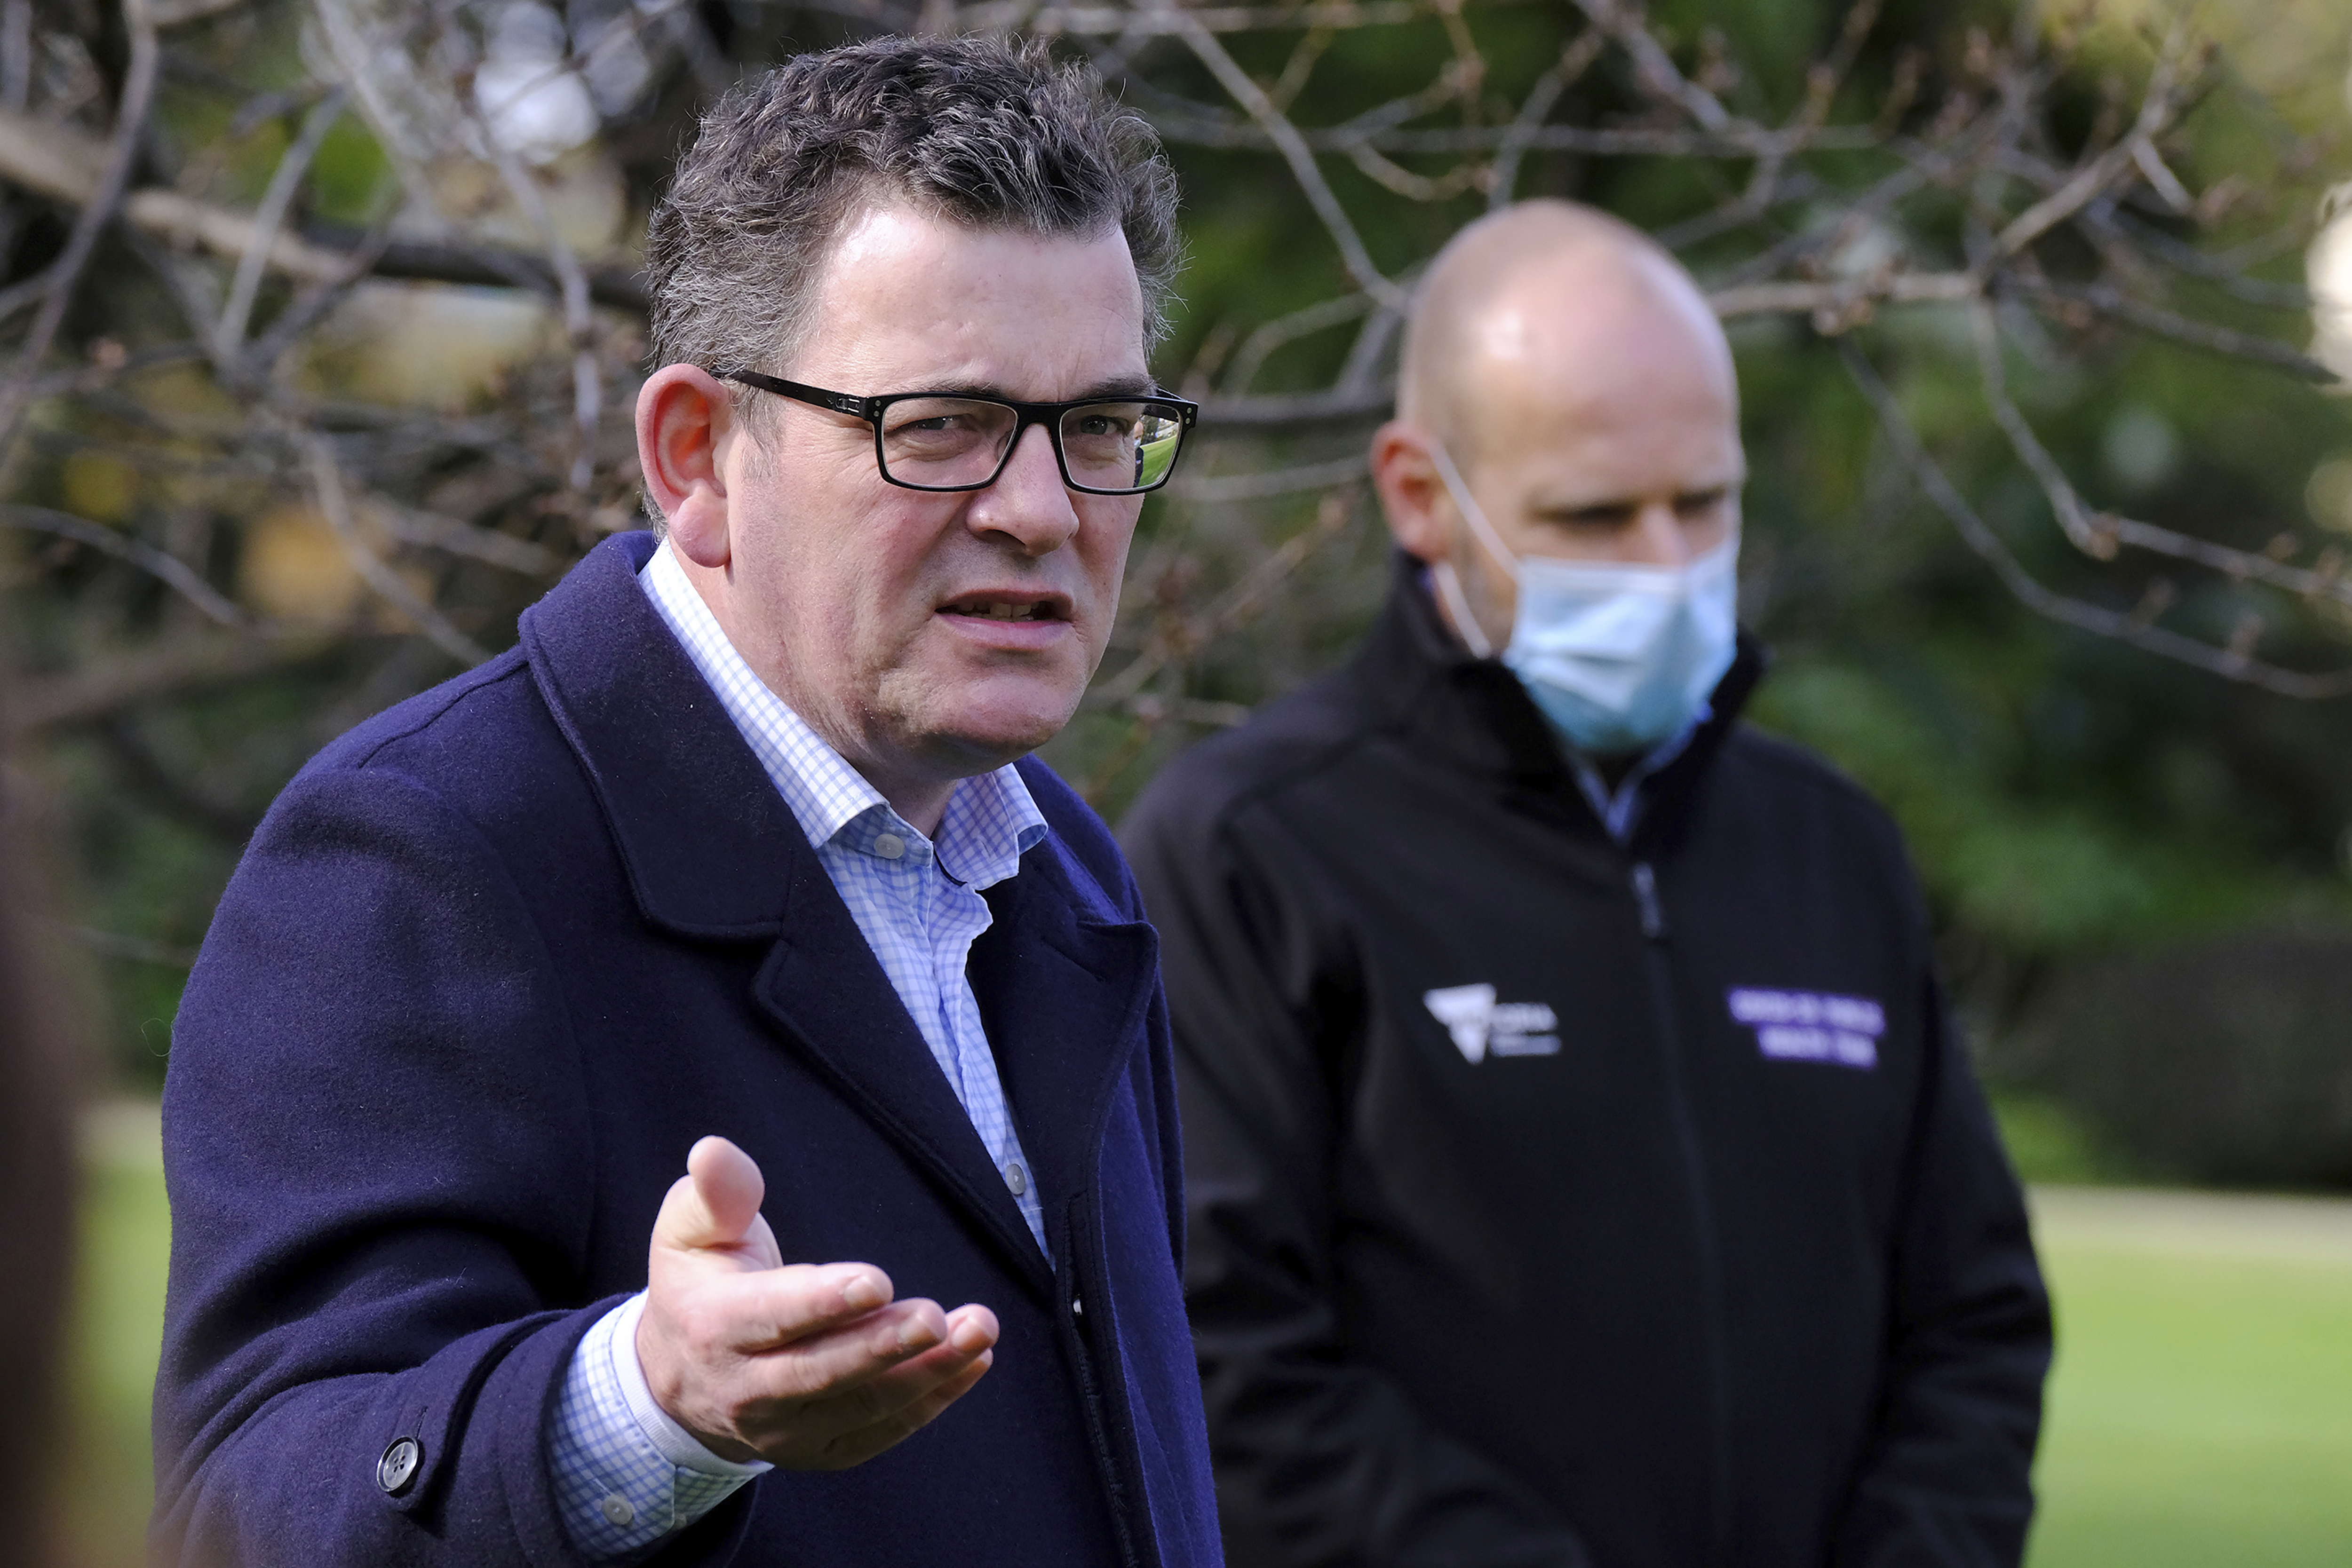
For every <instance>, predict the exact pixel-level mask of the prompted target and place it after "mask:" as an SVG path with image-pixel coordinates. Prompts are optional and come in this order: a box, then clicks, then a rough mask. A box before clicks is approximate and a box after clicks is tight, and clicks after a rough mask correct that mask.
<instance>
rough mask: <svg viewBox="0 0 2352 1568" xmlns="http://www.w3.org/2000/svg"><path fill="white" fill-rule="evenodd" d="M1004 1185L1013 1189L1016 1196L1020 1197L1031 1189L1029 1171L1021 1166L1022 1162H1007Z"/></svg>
mask: <svg viewBox="0 0 2352 1568" xmlns="http://www.w3.org/2000/svg"><path fill="white" fill-rule="evenodd" d="M1004 1185H1005V1186H1009V1187H1011V1188H1012V1189H1013V1197H1020V1196H1021V1195H1022V1194H1023V1193H1024V1192H1027V1191H1028V1190H1029V1173H1028V1172H1027V1171H1024V1170H1023V1169H1022V1168H1021V1162H1020V1161H1019V1160H1012V1161H1008V1162H1007V1163H1006V1165H1005V1166H1004Z"/></svg>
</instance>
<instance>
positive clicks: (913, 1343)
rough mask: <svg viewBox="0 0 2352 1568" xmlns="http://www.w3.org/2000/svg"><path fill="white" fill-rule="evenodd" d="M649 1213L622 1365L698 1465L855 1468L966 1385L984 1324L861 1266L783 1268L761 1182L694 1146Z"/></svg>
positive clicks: (748, 1163)
mask: <svg viewBox="0 0 2352 1568" xmlns="http://www.w3.org/2000/svg"><path fill="white" fill-rule="evenodd" d="M686 1170H687V1174H686V1175H685V1176H682V1177H680V1178H679V1179H678V1181H677V1185H676V1186H672V1187H671V1188H670V1189H669V1196H668V1197H666V1198H664V1199H663V1200H662V1207H661V1213H660V1214H659V1215H658V1216H657V1217H656V1218H655V1220H654V1235H653V1248H652V1253H651V1257H650V1258H649V1260H648V1262H647V1284H646V1310H645V1315H644V1316H643V1317H642V1318H640V1319H639V1320H638V1323H637V1359H638V1361H639V1363H640V1364H642V1365H643V1366H644V1368H645V1373H646V1386H647V1387H649V1388H650V1389H651V1390H652V1391H653V1396H654V1398H655V1399H656V1401H658V1402H659V1403H660V1405H661V1407H662V1408H663V1409H664V1410H666V1411H667V1412H668V1413H669V1415H670V1417H671V1418H672V1419H673V1420H675V1421H677V1423H678V1424H679V1425H680V1426H683V1427H686V1428H687V1429H688V1431H690V1432H692V1433H693V1434H694V1435H695V1437H697V1438H698V1439H699V1440H700V1441H701V1443H702V1444H703V1446H704V1447H705V1448H709V1450H710V1451H711V1452H712V1453H715V1454H718V1455H719V1456H721V1457H723V1458H730V1459H734V1460H738V1461H745V1460H750V1459H752V1458H761V1459H765V1460H767V1461H769V1462H770V1463H771V1464H774V1465H778V1466H781V1467H782V1468H784V1469H823V1470H831V1469H845V1468H847V1467H848V1466H851V1465H856V1464H862V1463H864V1462H865V1461H866V1460H867V1459H870V1458H873V1457H874V1456H875V1455H877V1454H878V1453H881V1452H882V1451H883V1450H884V1449H886V1448H889V1447H891V1446H892V1445H893V1444H895V1443H897V1442H898V1441H899V1440H900V1439H901V1438H904V1437H908V1436H911V1435H912V1434H913V1433H915V1432H917V1431H919V1430H920V1429H921V1428H922V1427H924V1426H925V1425H926V1424H928V1423H929V1421H930V1420H931V1418H932V1417H933V1416H937V1415H939V1413H940V1411H942V1410H945V1409H946V1408H947V1407H948V1406H950V1405H951V1404H953V1403H955V1401H956V1400H957V1399H958V1398H960V1397H961V1396H962V1395H963V1394H964V1392H965V1391H966V1390H968V1389H970V1388H971V1386H972V1385H974V1384H976V1383H978V1382H979V1381H980V1379H981V1376H982V1375H983V1374H984V1373H986V1372H987V1371H988V1368H989V1364H990V1363H991V1362H992V1360H993V1359H994V1356H995V1344H996V1336H997V1324H996V1314H995V1313H993V1312H990V1311H989V1310H988V1309H987V1308H986V1307H982V1306H977V1305H969V1306H961V1307H958V1308H957V1309H956V1310H955V1311H953V1312H943V1311H941V1310H940V1304H939V1303H938V1302H937V1301H924V1300H922V1299H920V1298H917V1299H914V1300H911V1301H893V1300H892V1299H891V1297H892V1291H891V1285H890V1277H889V1276H888V1275H887V1274H885V1273H884V1272H883V1271H882V1270H879V1269H877V1268H875V1267H874V1266H873V1265H872V1264H870V1263H824V1264H809V1263H795V1264H792V1265H789V1266H787V1265H786V1264H785V1263H784V1261H783V1255H782V1252H781V1251H779V1250H778V1249H777V1246H776V1238H775V1234H774V1232H772V1231H771V1230H770V1229H769V1228H768V1222H767V1220H766V1219H764V1218H761V1214H760V1200H761V1197H762V1196H763V1195H764V1194H765V1192H766V1190H767V1187H766V1183H765V1182H764V1181H763V1180H762V1178H761V1175H760V1167H759V1166H758V1165H756V1164H755V1163H753V1161H752V1159H751V1156H750V1155H747V1154H745V1153H744V1152H743V1151H742V1150H741V1149H740V1148H737V1147H736V1146H735V1145H733V1144H731V1143H730V1142H728V1141H727V1140H726V1139H725V1138H719V1137H709V1138H704V1139H703V1140H701V1141H700V1142H699V1143H698V1144H696V1145H694V1148H693V1150H692V1152H690V1153H689V1154H688V1155H687V1159H686Z"/></svg>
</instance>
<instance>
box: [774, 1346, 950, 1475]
mask: <svg viewBox="0 0 2352 1568" xmlns="http://www.w3.org/2000/svg"><path fill="white" fill-rule="evenodd" d="M995 1361H996V1353H995V1352H994V1351H992V1350H988V1351H982V1352H981V1353H980V1354H978V1355H977V1356H974V1357H973V1358H971V1360H970V1361H968V1362H963V1363H961V1364H959V1365H958V1366H957V1367H956V1369H955V1370H954V1371H953V1372H951V1373H950V1374H949V1375H945V1376H943V1377H940V1378H938V1379H936V1380H934V1381H932V1382H931V1383H930V1384H929V1385H928V1386H925V1387H923V1388H921V1389H920V1390H919V1391H918V1392H916V1393H915V1394H914V1395H913V1396H912V1397H910V1398H909V1399H908V1401H907V1402H906V1403H905V1404H903V1405H901V1406H898V1407H897V1408H896V1409H893V1410H890V1411H888V1412H887V1413H885V1414H883V1415H881V1416H877V1418H875V1419H874V1420H872V1421H869V1422H867V1423H866V1424H865V1425H864V1426H861V1427H857V1428H856V1429H855V1430H853V1431H849V1432H845V1433H843V1434H842V1435H841V1436H840V1437H836V1438H835V1439H834V1440H833V1442H831V1443H830V1444H828V1445H826V1447H825V1448H824V1451H823V1454H822V1456H821V1457H820V1458H818V1459H817V1460H816V1462H815V1463H814V1465H813V1466H812V1467H811V1468H812V1469H847V1468H848V1467H850V1466H852V1465H862V1464H864V1463H865V1462H866V1460H868V1459H870V1458H874V1456H875V1455H877V1454H880V1453H883V1452H886V1451H887V1450H888V1449H890V1448H895V1447H897V1446H898V1444H900V1443H902V1442H904V1441H906V1440H907V1439H908V1437H913V1436H914V1435H915V1434H916V1433H918V1432H919V1431H921V1430H922V1429H923V1428H924V1427H928V1426H929V1425H930V1424H931V1423H932V1422H933V1421H935V1420H937V1419H938V1418H939V1416H940V1412H942V1411H944V1410H945V1409H947V1407H948V1406H950V1405H952V1404H954V1403H955V1402H956V1401H957V1400H959V1399H961V1398H962V1397H963V1396H965V1395H967V1394H969V1393H971V1390H972V1388H973V1386H974V1385H977V1384H978V1383H979V1382H980V1380H981V1379H982V1377H984V1376H986V1375H987V1374H988V1369H989V1368H990V1367H991V1366H992V1365H993V1364H995ZM910 1369H911V1368H909V1369H908V1370H910Z"/></svg>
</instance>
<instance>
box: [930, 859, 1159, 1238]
mask: <svg viewBox="0 0 2352 1568" xmlns="http://www.w3.org/2000/svg"><path fill="white" fill-rule="evenodd" d="M986 896H987V898H988V902H989V906H990V909H991V911H992V914H993V915H994V922H993V924H992V925H990V927H989V929H988V930H987V932H986V933H985V934H983V935H982V936H981V938H980V940H979V941H977V942H975V943H973V944H972V951H971V985H972V994H973V996H974V997H975V998H977V999H978V1001H979V1003H980V1016H981V1019H982V1022H983V1023H984V1024H985V1025H986V1027H987V1030H988V1039H989V1043H990V1044H991V1045H992V1047H993V1048H994V1049H995V1052H996V1063H997V1073H998V1076H999V1077H1000V1078H1002V1080H1003V1083H1004V1095H1005V1099H1006V1100H1007V1101H1008V1102H1009V1103H1011V1105H1012V1107H1013V1124H1014V1125H1015V1126H1016V1127H1018V1128H1019V1129H1020V1133H1021V1147H1022V1150H1023V1152H1024V1153H1025V1154H1027V1155H1028V1156H1029V1163H1030V1166H1032V1167H1033V1169H1034V1171H1035V1173H1036V1176H1037V1181H1038V1183H1039V1191H1040V1193H1041V1195H1042V1196H1043V1198H1044V1201H1045V1210H1046V1212H1047V1213H1048V1214H1049V1215H1050V1214H1053V1213H1055V1211H1056V1210H1057V1209H1058V1208H1059V1207H1061V1206H1062V1205H1063V1204H1064V1203H1066V1202H1067V1201H1068V1200H1069V1199H1070V1198H1072V1197H1076V1196H1077V1195H1078V1194H1079V1193H1081V1192H1083V1191H1085V1190H1087V1188H1088V1187H1090V1186H1093V1185H1094V1183H1095V1163H1096V1158H1097V1151H1098V1150H1099V1149H1100V1147H1101V1145H1102V1135H1103V1127H1104V1123H1105V1118H1106V1116H1107V1114H1108V1111H1109V1108H1110V1102H1111V1097H1112V1094H1113V1092H1114V1091H1115V1090H1116V1089H1117V1087H1118V1080H1119V1077H1120V1075H1121V1074H1122V1073H1123V1072H1125V1071H1126V1070H1127V1068H1128V1065H1129V1061H1130V1060H1131V1059H1132V1057H1133V1055H1134V1053H1135V1051H1138V1050H1139V1049H1140V1048H1141V1045H1142V1040H1143V1015H1144V1009H1145V1008H1146V1007H1148V1006H1149V1005H1150V1000H1151V994H1152V988H1153V987H1154V985H1155V984H1156V982H1157V981H1158V978H1159V974H1160V946H1159V937H1158V936H1157V934H1156V933H1154V932H1153V931H1152V929H1151V927H1150V926H1149V925H1144V924H1142V923H1141V922H1139V921H1138V922H1096V921H1086V920H1080V919H1079V918H1078V917H1077V915H1076V913H1075V912H1076V910H1077V909H1078V908H1079V907H1080V904H1079V901H1078V897H1077V893H1076V888H1075V887H1074V886H1073V883H1072V877H1071V873H1070V869H1069V867H1068V865H1067V863H1066V861H1065V860H1064V858H1063V854H1062V852H1061V851H1060V850H1059V848H1058V847H1057V846H1056V845H1055V841H1054V840H1053V839H1052V838H1050V837H1048V838H1047V839H1046V841H1045V842H1044V843H1042V844H1040V845H1039V846H1038V847H1037V848H1035V849H1034V850H1032V851H1031V852H1029V853H1028V854H1027V855H1025V856H1024V857H1023V858H1022V866H1021V874H1020V875H1018V876H1016V877H1013V879H1012V880H1011V881H1009V882H1003V883H997V884H996V886H994V887H992V888H990V889H989V890H988V892H987V894H986Z"/></svg>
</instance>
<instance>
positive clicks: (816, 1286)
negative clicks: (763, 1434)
mask: <svg viewBox="0 0 2352 1568" xmlns="http://www.w3.org/2000/svg"><path fill="white" fill-rule="evenodd" d="M713 1255H714V1254H712V1253H710V1252H709V1251H703V1252H690V1253H683V1254H673V1255H671V1256H670V1257H668V1258H664V1257H663V1256H662V1255H661V1254H660V1253H659V1252H658V1251H657V1252H656V1255H655V1257H656V1268H655V1270H654V1271H653V1278H652V1280H651V1281H650V1283H649V1287H648V1297H649V1299H648V1301H647V1303H646V1321H647V1322H658V1323H659V1324H660V1332H662V1333H668V1334H672V1335H674V1336H675V1337H677V1338H678V1339H679V1340H681V1341H682V1342H683V1343H684V1345H685V1348H686V1350H687V1351H688V1354H689V1355H690V1356H691V1357H692V1358H693V1359H694V1360H696V1361H698V1362H699V1363H701V1364H705V1365H706V1366H709V1367H711V1368H713V1369H714V1370H715V1369H717V1368H718V1367H719V1366H720V1365H721V1364H731V1363H735V1362H739V1361H743V1360H748V1359H755V1358H757V1357H759V1356H761V1355H762V1354H768V1353H771V1352H774V1351H777V1350H781V1349H782V1348H783V1347H785V1346H788V1345H794V1344H800V1343H803V1342H806V1341H816V1342H820V1343H821V1342H822V1340H823V1336H824V1335H825V1334H827V1333H832V1332H834V1331H837V1330H841V1329H845V1328H846V1327H848V1326H849V1325H851V1324H855V1323H858V1322H862V1321H863V1320H866V1319H867V1318H870V1317H872V1316H873V1315H874V1314H875V1313H876V1312H877V1311H881V1310H884V1309H886V1308H888V1309H889V1310H890V1311H891V1312H893V1313H894V1314H895V1316H894V1317H893V1318H892V1319H891V1321H892V1322H896V1321H897V1320H898V1318H899V1317H903V1316H904V1315H905V1307H906V1303H904V1302H901V1303H899V1304H898V1307H896V1308H892V1307H890V1297H891V1289H890V1276H889V1275H887V1274H885V1273H884V1272H883V1271H882V1270H879V1269H877V1268H875V1267H874V1266H873V1265H872V1264H871V1263H825V1264H808V1263H791V1264H783V1265H779V1266H778V1267H775V1268H763V1269H752V1270H740V1271H738V1270H733V1269H730V1268H728V1267H721V1268H719V1269H717V1270H709V1269H700V1268H697V1267H694V1266H693V1264H694V1262H695V1260H700V1259H708V1258H710V1257H712V1256H713ZM934 1310H936V1309H934ZM644 1332H645V1331H644V1330H640V1335H641V1336H642V1334H643V1333H644ZM945 1333H946V1328H945V1324H944V1322H942V1324H941V1326H940V1334H941V1336H942V1337H943V1336H944V1335H945Z"/></svg>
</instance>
